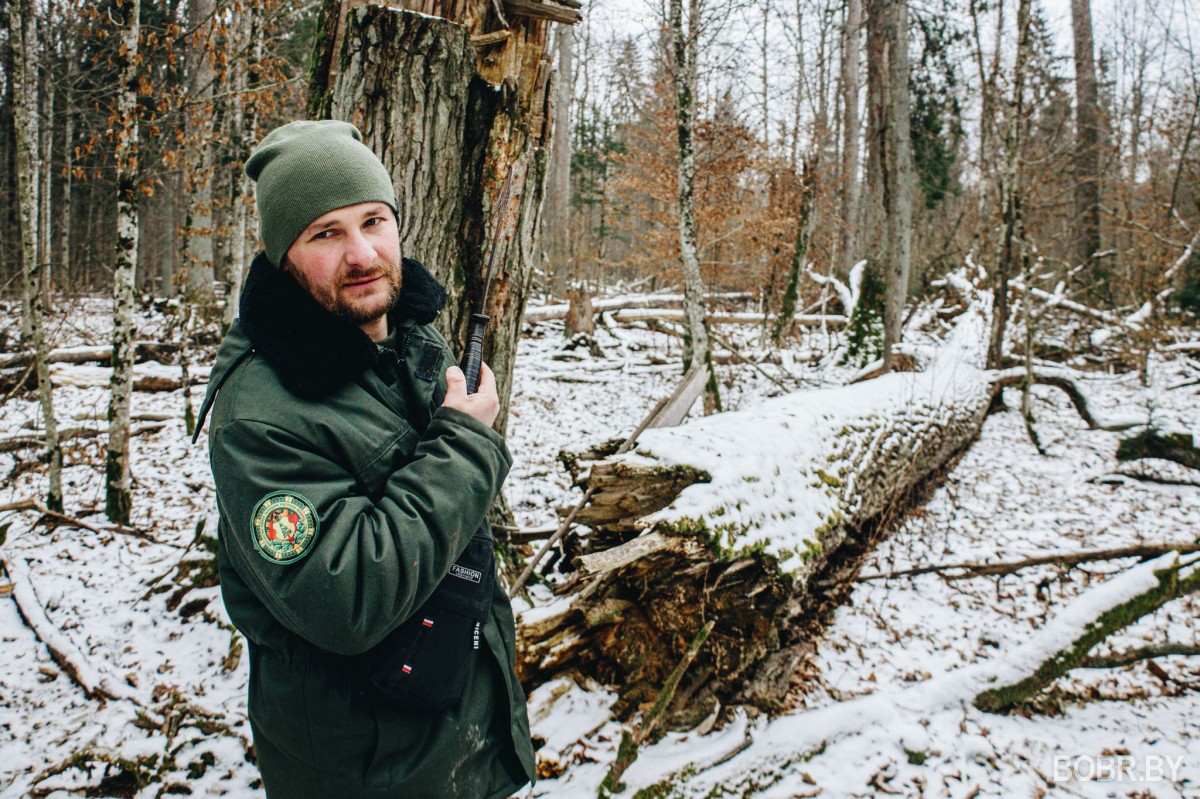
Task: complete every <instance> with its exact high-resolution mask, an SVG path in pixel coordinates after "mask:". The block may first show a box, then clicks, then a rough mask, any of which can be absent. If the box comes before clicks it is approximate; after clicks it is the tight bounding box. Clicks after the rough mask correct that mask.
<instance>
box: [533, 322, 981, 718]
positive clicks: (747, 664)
mask: <svg viewBox="0 0 1200 799" xmlns="http://www.w3.org/2000/svg"><path fill="white" fill-rule="evenodd" d="M986 329H987V328H986V323H985V316H984V315H983V314H982V313H981V312H980V311H979V309H978V308H972V309H971V310H969V311H968V312H967V313H964V314H963V315H962V316H961V317H960V318H959V322H958V325H957V326H956V328H955V330H954V331H952V333H951V335H950V336H949V338H948V340H947V341H946V342H945V345H944V346H943V347H942V348H941V350H940V351H939V353H938V354H937V355H936V356H935V357H934V359H933V360H932V361H931V362H929V363H927V364H925V368H924V370H923V371H921V372H913V373H895V374H889V375H885V376H883V377H880V378H877V379H875V380H872V381H869V382H866V383H860V384H857V385H853V386H843V387H839V388H830V389H823V390H818V391H810V392H798V393H793V394H789V395H785V396H782V397H777V398H775V399H771V400H768V401H766V402H764V403H762V404H761V405H758V406H757V407H754V408H751V409H748V410H743V411H738V412H732V413H723V414H716V415H713V416H708V417H704V418H702V419H698V420H695V421H693V422H690V423H688V424H686V425H683V426H680V427H674V428H660V429H651V430H647V431H645V432H644V433H643V434H642V435H641V437H640V438H639V441H638V444H637V446H636V448H635V449H633V450H632V451H630V452H628V453H625V454H624V455H620V456H611V453H613V452H614V451H615V447H604V446H601V447H599V448H596V449H594V450H592V451H590V452H588V451H584V452H577V453H565V456H564V461H565V462H566V463H567V465H568V468H571V469H572V470H573V471H574V472H575V474H576V478H577V481H578V482H579V483H580V484H581V487H584V488H587V489H594V493H593V501H592V503H591V504H590V505H589V506H587V507H585V508H584V509H583V511H582V512H580V514H579V517H578V521H579V522H580V523H582V524H586V525H588V526H589V527H591V528H592V530H593V532H592V534H591V535H590V536H589V545H590V546H591V548H592V549H593V550H599V549H602V548H604V547H609V549H607V551H604V552H603V553H596V554H592V553H591V552H588V553H585V555H584V557H582V558H580V559H579V561H578V562H579V564H580V569H579V572H578V575H577V578H576V579H575V581H574V582H573V584H572V585H571V587H572V588H573V589H574V593H571V594H568V595H567V596H565V597H563V598H561V599H560V600H559V601H558V602H556V603H555V604H554V605H552V606H551V607H549V608H539V609H538V610H536V611H531V612H530V613H526V614H524V616H523V617H522V622H523V635H522V641H523V644H522V646H523V651H522V653H521V660H522V666H523V668H524V672H525V676H526V677H527V678H528V679H529V680H530V682H540V681H541V680H542V679H545V678H549V677H551V676H553V675H555V674H557V673H559V672H561V671H564V670H566V669H571V668H577V669H582V670H583V671H584V672H585V673H587V674H589V675H590V676H592V677H595V678H597V679H599V680H600V681H602V682H606V683H609V684H615V685H619V686H622V692H623V693H622V695H623V698H625V699H626V700H628V701H631V702H635V703H636V702H637V701H639V699H640V694H639V692H640V691H642V690H643V687H644V686H653V685H660V684H661V683H662V682H663V680H664V679H665V678H666V676H667V674H666V671H665V669H666V668H668V667H669V665H668V664H672V663H675V662H677V661H678V660H679V658H680V656H681V655H682V654H683V651H684V648H685V647H686V645H687V641H689V640H691V638H692V636H694V635H695V633H696V631H697V630H698V629H699V628H700V627H701V626H702V625H703V624H704V622H705V621H706V620H707V619H709V618H712V619H715V620H716V627H715V628H714V630H713V632H712V635H711V636H710V637H709V639H708V642H707V644H706V645H705V649H704V651H703V652H702V653H701V655H700V659H699V661H698V662H697V664H696V665H695V666H693V668H692V669H691V671H690V672H689V677H688V682H689V684H688V685H686V686H684V687H681V690H680V694H681V696H684V697H689V698H690V700H686V699H685V700H683V701H681V702H680V703H679V706H680V707H692V708H695V709H696V711H697V712H701V713H707V712H708V710H710V709H711V706H712V705H711V700H714V699H715V700H717V701H722V702H723V701H729V700H731V699H732V700H735V701H749V702H754V703H757V704H760V705H765V706H771V705H773V704H775V703H777V702H778V701H780V699H781V698H782V695H783V693H784V691H786V688H787V684H788V681H789V679H790V677H791V676H792V672H793V671H794V669H793V668H791V667H790V666H789V663H790V664H791V665H793V666H794V663H795V659H796V658H797V657H798V656H799V655H798V654H797V652H796V651H795V648H794V647H792V646H791V644H792V643H793V638H794V636H795V626H796V625H795V624H794V622H795V620H796V617H797V616H799V615H800V614H801V613H803V612H804V610H805V608H806V602H805V600H806V598H807V595H808V586H809V584H810V581H811V580H812V578H813V577H814V575H816V574H817V573H818V572H819V571H820V570H821V569H822V568H823V567H824V566H825V565H826V564H827V563H828V561H829V558H830V556H831V555H833V554H834V553H835V552H836V551H837V550H838V549H839V547H841V546H842V544H843V543H844V542H845V541H846V540H847V538H848V537H849V536H851V535H853V534H854V533H855V532H856V531H858V530H860V529H862V528H863V526H864V525H866V524H867V523H869V522H871V521H872V520H875V519H878V518H880V517H881V516H883V515H885V514H886V513H888V512H889V511H890V510H892V509H895V508H897V507H900V506H903V505H904V504H905V503H906V502H907V500H908V497H909V495H910V492H911V491H912V489H913V488H914V487H915V486H916V485H917V484H918V483H919V482H921V481H922V480H923V479H925V478H927V477H929V476H930V475H934V474H936V473H938V472H939V471H940V470H942V469H943V468H945V466H946V464H947V463H948V462H949V461H950V460H951V458H952V457H953V456H954V455H955V454H956V453H957V452H959V451H961V450H962V449H963V448H964V447H966V446H967V445H968V444H969V443H970V442H971V441H972V440H973V439H974V438H975V436H976V435H977V433H978V431H979V428H980V426H981V425H982V423H983V419H984V416H985V415H986V413H987V410H988V407H989V405H990V403H991V400H992V396H993V379H994V374H993V373H991V372H988V371H986V370H985V369H983V368H982V363H983V353H982V346H981V342H983V341H985V340H986ZM606 456H607V457H606ZM697 698H698V699H699V700H708V701H695V700H697Z"/></svg>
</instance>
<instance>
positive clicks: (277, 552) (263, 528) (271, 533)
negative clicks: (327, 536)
mask: <svg viewBox="0 0 1200 799" xmlns="http://www.w3.org/2000/svg"><path fill="white" fill-rule="evenodd" d="M252 526H253V528H254V548H255V549H257V550H258V554H260V555H262V556H263V557H264V558H266V559H267V560H269V561H271V562H272V563H292V562H293V561H297V560H300V558H302V557H304V556H305V555H307V554H308V551H309V550H310V549H312V545H313V542H314V541H315V540H316V538H317V529H318V526H319V521H318V519H317V511H316V508H314V507H313V504H312V503H311V502H309V501H308V500H307V499H305V498H304V497H303V496H301V495H300V494H297V493H295V492H294V491H275V492H273V493H271V494H267V495H266V496H265V497H263V498H262V499H261V500H260V501H259V503H258V505H256V506H255V507H254V516H253V523H252Z"/></svg>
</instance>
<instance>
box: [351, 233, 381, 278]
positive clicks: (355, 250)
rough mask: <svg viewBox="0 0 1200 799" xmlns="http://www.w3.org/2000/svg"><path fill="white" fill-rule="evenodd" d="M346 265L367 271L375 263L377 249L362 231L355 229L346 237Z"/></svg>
mask: <svg viewBox="0 0 1200 799" xmlns="http://www.w3.org/2000/svg"><path fill="white" fill-rule="evenodd" d="M345 257H346V263H347V264H348V265H350V266H354V267H358V268H360V269H366V268H368V267H370V266H371V264H373V263H375V248H374V247H373V246H372V245H371V242H370V241H369V240H368V239H367V237H366V236H364V235H363V232H362V231H361V230H358V229H357V228H356V229H353V230H351V231H350V233H349V235H347V236H346V254H345Z"/></svg>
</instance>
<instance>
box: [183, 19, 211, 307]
mask: <svg viewBox="0 0 1200 799" xmlns="http://www.w3.org/2000/svg"><path fill="white" fill-rule="evenodd" d="M212 17H213V3H212V0H189V2H188V25H189V27H191V28H192V30H193V31H194V33H193V34H192V39H191V42H190V44H189V48H188V60H189V62H190V66H191V73H192V90H191V92H189V94H190V95H191V96H192V97H193V98H194V99H195V100H197V101H198V102H197V104H196V106H195V108H194V109H193V110H192V111H191V112H190V113H189V115H188V120H187V123H186V130H187V136H188V137H189V138H190V139H192V141H193V143H194V145H195V146H196V147H197V148H198V150H199V156H200V157H199V158H198V159H196V160H195V161H193V160H191V159H189V160H188V161H186V162H185V165H184V186H185V187H186V190H187V216H186V218H185V222H184V225H183V248H184V249H183V261H184V270H185V273H186V276H187V277H186V279H187V296H188V299H189V300H190V301H193V302H205V301H207V300H209V299H210V298H211V294H212V283H213V142H212V136H213V126H214V120H213V118H212V117H213V114H212V110H213V81H214V74H213V69H212V63H211V60H210V53H209V48H210V47H211V46H212V43H211V37H212V28H213V25H212Z"/></svg>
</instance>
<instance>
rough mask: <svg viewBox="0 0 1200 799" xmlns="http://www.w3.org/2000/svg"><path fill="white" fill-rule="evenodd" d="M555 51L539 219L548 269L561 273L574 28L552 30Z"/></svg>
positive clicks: (566, 251)
mask: <svg viewBox="0 0 1200 799" xmlns="http://www.w3.org/2000/svg"><path fill="white" fill-rule="evenodd" d="M554 36H555V39H556V46H555V49H556V50H557V51H558V53H557V56H558V69H557V71H556V73H555V77H554V80H555V89H554V132H553V133H552V134H551V136H552V139H551V145H550V166H549V170H548V172H549V174H548V175H547V179H546V213H545V217H544V219H543V222H542V238H543V240H544V242H545V245H544V249H545V253H546V256H547V257H548V258H549V261H550V264H549V267H550V271H552V273H553V274H554V275H555V276H556V281H555V282H556V283H557V282H558V276H560V275H562V274H563V273H564V272H565V270H566V269H567V267H568V262H569V260H570V253H571V240H570V225H571V97H572V95H573V94H574V92H573V90H572V87H573V85H574V82H575V81H574V65H573V61H574V49H575V45H574V42H575V34H574V29H572V28H569V27H566V26H565V25H560V26H559V27H558V29H557V30H555V32H554Z"/></svg>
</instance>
